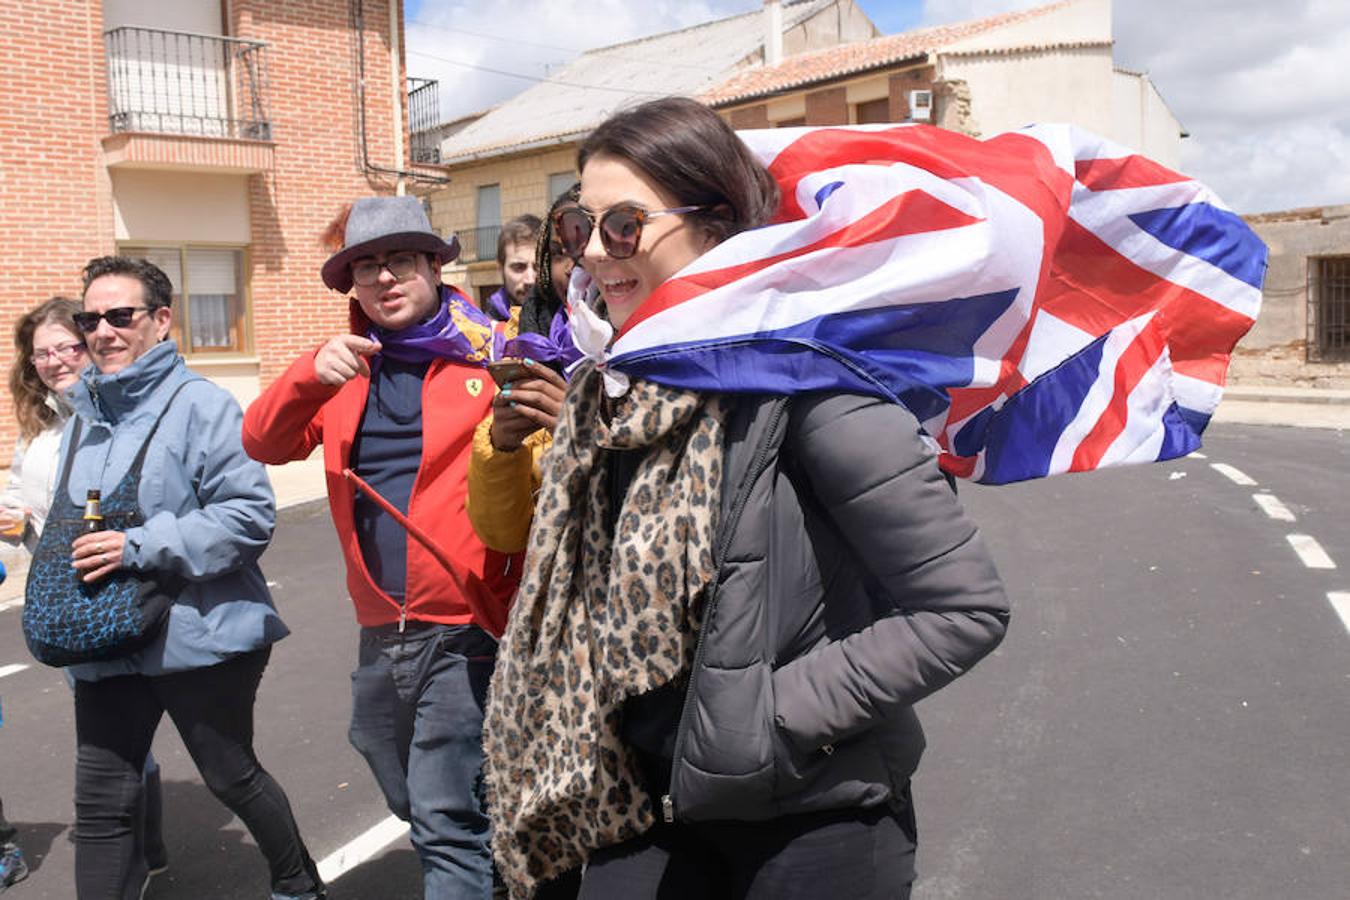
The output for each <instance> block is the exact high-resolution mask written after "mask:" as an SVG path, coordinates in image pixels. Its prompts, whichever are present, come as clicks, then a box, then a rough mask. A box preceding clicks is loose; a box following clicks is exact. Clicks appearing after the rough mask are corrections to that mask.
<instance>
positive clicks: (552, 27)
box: [407, 0, 760, 118]
mask: <svg viewBox="0 0 1350 900" xmlns="http://www.w3.org/2000/svg"><path fill="white" fill-rule="evenodd" d="M759 5H760V4H759V0H644V2H641V3H634V2H632V0H588V2H569V0H521V2H516V3H511V4H488V3H475V2H468V0H455V2H435V0H426V2H425V3H424V4H423V5H422V7H421V8H420V10H418V12H417V13H416V15H415V16H413V17H411V18H409V20H408V22H407V51H408V74H409V75H413V76H418V77H422V78H435V79H436V80H437V81H439V82H440V89H439V90H440V96H441V109H442V112H443V114H444V115H445V117H446V118H451V117H455V116H459V115H464V114H467V113H470V112H475V111H477V110H480V109H483V108H485V107H487V106H491V105H492V104H494V103H498V102H500V101H502V100H505V99H507V98H508V97H512V96H514V95H515V94H517V93H519V92H520V91H522V90H524V89H525V88H527V87H529V86H530V85H531V84H532V83H533V82H532V81H530V80H527V79H523V78H510V77H505V76H502V75H496V74H493V73H491V72H488V71H484V70H485V69H496V70H498V71H504V72H515V73H518V74H521V75H529V76H533V77H535V78H544V77H547V75H548V74H550V72H556V71H557V69H558V68H559V67H560V66H562V65H564V64H566V63H567V62H568V61H570V60H572V59H574V58H575V57H576V55H577V54H579V53H581V52H582V51H584V50H588V49H590V48H592V47H602V46H609V45H611V44H617V43H621V42H623V41H627V40H632V39H634V38H638V37H643V36H646V35H649V34H659V33H661V32H665V31H672V30H674V29H677V28H687V27H689V26H691V25H696V24H699V23H700V22H707V21H710V20H712V19H719V18H724V17H726V16H729V15H735V14H736V13H741V12H746V11H747V10H749V9H754V8H756V7H758V6H759ZM663 62H668V61H663V60H652V65H653V66H660V65H662V64H663Z"/></svg>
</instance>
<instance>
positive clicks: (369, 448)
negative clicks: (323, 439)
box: [351, 358, 428, 601]
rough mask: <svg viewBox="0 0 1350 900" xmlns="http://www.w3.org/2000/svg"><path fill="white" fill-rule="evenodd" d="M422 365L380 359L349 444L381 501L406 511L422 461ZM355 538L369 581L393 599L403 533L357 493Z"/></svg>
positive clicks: (403, 566) (402, 564) (404, 573)
mask: <svg viewBox="0 0 1350 900" xmlns="http://www.w3.org/2000/svg"><path fill="white" fill-rule="evenodd" d="M427 366H428V364H427V363H405V362H399V361H397V360H392V359H388V358H380V359H379V360H378V361H377V362H376V363H375V365H374V367H373V368H374V371H372V372H371V379H370V393H369V394H368V395H367V396H366V410H365V412H364V413H363V414H362V416H361V427H360V428H358V429H357V432H356V440H355V441H354V442H353V444H352V454H351V466H352V469H353V470H354V471H355V472H356V474H357V475H360V476H361V477H362V478H363V479H364V480H365V481H366V483H367V484H369V485H370V486H371V487H372V488H374V489H375V490H376V491H379V493H380V495H381V496H383V497H384V498H385V499H386V500H388V501H389V502H390V503H392V504H393V505H394V506H396V507H398V509H399V511H400V512H403V513H405V514H406V513H407V512H408V503H409V501H410V500H411V498H412V491H413V482H414V481H416V480H417V469H418V467H419V465H420V464H421V462H422V382H423V380H424V379H425V378H426V374H427ZM355 514H356V540H357V543H358V544H359V545H360V547H361V556H362V557H363V558H364V559H365V562H366V568H367V569H369V570H370V577H371V579H372V580H373V581H374V582H375V583H376V584H377V585H379V586H380V589H381V590H383V591H384V592H385V593H387V594H389V595H390V596H391V597H393V598H394V599H396V600H400V601H401V600H402V599H403V595H404V593H405V592H406V590H407V586H408V532H406V531H405V530H404V529H403V526H401V525H399V524H398V522H396V521H394V519H393V517H391V516H390V515H388V514H387V513H385V512H384V511H383V510H381V509H380V507H379V506H378V505H376V503H375V502H374V501H373V500H371V499H370V498H369V497H367V496H366V495H365V494H363V493H361V492H360V491H358V492H357V494H356V508H355Z"/></svg>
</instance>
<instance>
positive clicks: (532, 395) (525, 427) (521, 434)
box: [488, 359, 567, 452]
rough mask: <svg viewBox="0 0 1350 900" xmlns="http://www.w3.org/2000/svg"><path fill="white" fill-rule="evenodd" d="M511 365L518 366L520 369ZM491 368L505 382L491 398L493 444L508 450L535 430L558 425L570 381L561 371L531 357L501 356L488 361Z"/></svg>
mask: <svg viewBox="0 0 1350 900" xmlns="http://www.w3.org/2000/svg"><path fill="white" fill-rule="evenodd" d="M494 366H495V367H497V368H496V369H494V368H493V367H494ZM512 366H515V367H518V371H516V370H515V369H512V368H511V367H512ZM488 369H489V371H491V372H492V377H493V379H494V380H496V381H497V383H498V384H500V385H501V386H502V389H501V391H500V392H499V393H498V394H497V396H496V397H494V398H493V400H492V416H493V418H492V431H491V439H492V445H493V446H494V447H496V448H497V449H498V450H503V451H508V452H509V451H513V450H517V449H519V448H520V445H521V443H522V442H523V441H524V440H525V438H526V437H528V436H529V435H530V434H531V433H532V432H535V431H538V430H539V429H540V428H547V429H548V430H549V431H552V430H553V429H554V428H555V427H557V425H558V414H559V413H560V412H561V410H562V402H563V395H564V394H565V393H566V392H567V382H566V381H565V380H564V379H563V377H562V376H561V375H559V374H558V373H557V372H554V371H553V370H552V369H550V368H549V367H548V366H546V365H544V364H543V363H538V362H534V361H533V360H528V359H527V360H499V361H498V362H496V363H488ZM498 371H500V372H501V375H500V376H499V375H498Z"/></svg>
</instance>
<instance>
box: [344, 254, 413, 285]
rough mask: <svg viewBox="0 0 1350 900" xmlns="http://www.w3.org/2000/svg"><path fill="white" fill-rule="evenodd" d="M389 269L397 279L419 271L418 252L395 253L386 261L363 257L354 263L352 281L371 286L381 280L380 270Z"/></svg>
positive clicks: (401, 279)
mask: <svg viewBox="0 0 1350 900" xmlns="http://www.w3.org/2000/svg"><path fill="white" fill-rule="evenodd" d="M381 269H388V270H389V274H390V275H393V276H394V280H395V281H403V280H404V279H405V278H409V277H411V276H412V273H414V272H416V271H417V254H416V253H395V254H394V255H393V256H391V257H389V258H388V259H386V260H385V261H384V262H376V261H375V260H373V259H363V260H360V261H359V262H354V263H352V281H354V282H355V283H356V284H358V285H360V286H361V287H370V286H371V285H373V284H375V283H376V282H377V281H379V280H380V270H381Z"/></svg>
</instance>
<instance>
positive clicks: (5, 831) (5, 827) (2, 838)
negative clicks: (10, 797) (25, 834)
mask: <svg viewBox="0 0 1350 900" xmlns="http://www.w3.org/2000/svg"><path fill="white" fill-rule="evenodd" d="M16 833H17V832H16V831H15V830H14V826H13V825H11V824H9V820H8V819H6V818H5V804H4V801H3V800H0V844H8V843H9V842H10V841H12V840H14V835H15V834H16Z"/></svg>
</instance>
